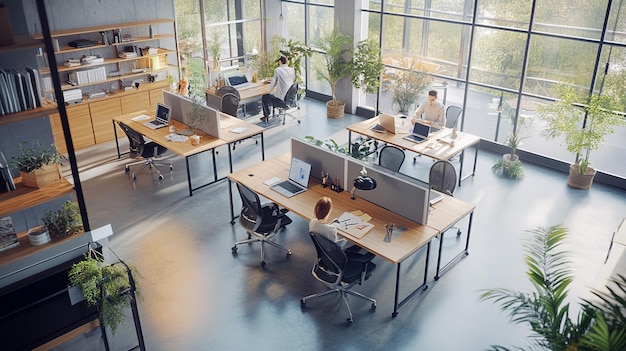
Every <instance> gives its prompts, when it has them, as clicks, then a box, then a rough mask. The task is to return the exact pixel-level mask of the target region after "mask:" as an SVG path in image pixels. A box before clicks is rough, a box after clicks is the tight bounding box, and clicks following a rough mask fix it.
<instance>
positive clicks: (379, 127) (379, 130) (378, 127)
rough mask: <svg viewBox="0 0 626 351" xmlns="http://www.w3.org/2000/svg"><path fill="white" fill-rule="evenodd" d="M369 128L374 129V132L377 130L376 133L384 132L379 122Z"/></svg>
mask: <svg viewBox="0 0 626 351" xmlns="http://www.w3.org/2000/svg"><path fill="white" fill-rule="evenodd" d="M370 129H371V130H373V131H375V132H378V133H384V132H385V128H383V126H381V125H380V124H377V125H375V126H373V127H372V128H370Z"/></svg>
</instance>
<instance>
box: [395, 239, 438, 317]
mask: <svg viewBox="0 0 626 351" xmlns="http://www.w3.org/2000/svg"><path fill="white" fill-rule="evenodd" d="M428 261H430V241H429V242H428V244H426V262H425V263H424V280H423V281H422V285H420V286H418V287H417V288H416V289H415V290H413V291H412V292H411V293H410V294H409V295H408V296H407V297H405V298H404V299H403V300H402V301H400V302H398V294H399V291H400V262H398V272H397V273H396V294H395V300H394V305H393V313H392V314H391V317H393V318H396V316H397V315H398V310H399V309H400V308H402V306H404V304H405V303H407V302H409V301H410V300H411V299H412V298H413V297H415V295H417V293H419V292H421V291H424V290H426V289H428V285H427V284H426V281H427V280H428Z"/></svg>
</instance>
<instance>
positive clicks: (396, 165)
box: [378, 145, 405, 172]
mask: <svg viewBox="0 0 626 351" xmlns="http://www.w3.org/2000/svg"><path fill="white" fill-rule="evenodd" d="M404 156H405V155H404V150H402V149H400V148H398V147H395V146H392V145H385V146H383V148H382V149H381V150H380V154H379V155H378V164H379V165H380V166H383V167H385V168H388V169H390V170H392V171H394V172H398V171H400V167H402V163H403V162H404Z"/></svg>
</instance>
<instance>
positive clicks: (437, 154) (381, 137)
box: [346, 117, 480, 186]
mask: <svg viewBox="0 0 626 351" xmlns="http://www.w3.org/2000/svg"><path fill="white" fill-rule="evenodd" d="M402 121H404V125H403V128H402V129H401V130H400V131H399V132H398V131H397V130H396V134H393V133H389V132H383V133H379V132H375V131H373V130H371V128H372V127H373V126H374V125H376V124H377V123H378V117H372V118H370V119H367V120H365V121H362V122H359V123H355V124H353V125H351V126H349V127H347V128H346V129H348V143H349V145H351V144H352V132H355V133H358V134H361V135H363V136H366V137H368V138H372V139H376V140H378V141H382V142H383V143H386V144H390V145H393V146H397V147H399V148H401V149H403V150H408V151H413V152H415V153H418V154H420V155H424V156H428V157H430V158H434V159H435V160H448V159H450V158H452V157H453V156H454V155H456V154H458V153H460V154H461V156H460V158H461V165H460V168H459V186H461V181H462V180H465V179H467V178H468V177H470V176H474V174H476V160H477V158H478V142H479V141H480V138H479V137H477V136H475V135H472V134H468V133H463V132H457V135H458V136H457V138H456V139H454V143H455V145H454V147H451V146H450V145H448V144H447V143H443V142H439V141H438V140H439V139H442V138H445V137H447V136H448V135H449V134H451V133H452V131H451V130H450V129H449V128H443V129H441V130H440V131H438V132H437V133H434V134H433V135H431V136H430V137H429V138H428V140H427V141H424V142H423V143H420V144H416V143H414V142H411V141H409V140H406V139H403V137H404V136H406V135H407V134H408V133H409V130H410V129H411V128H412V124H411V119H410V118H406V119H400V118H397V123H396V125H399V124H400V123H402ZM431 146H435V147H436V148H433V147H431ZM471 146H474V166H473V168H472V172H471V173H469V174H467V175H465V176H463V159H464V156H465V149H467V148H469V147H471Z"/></svg>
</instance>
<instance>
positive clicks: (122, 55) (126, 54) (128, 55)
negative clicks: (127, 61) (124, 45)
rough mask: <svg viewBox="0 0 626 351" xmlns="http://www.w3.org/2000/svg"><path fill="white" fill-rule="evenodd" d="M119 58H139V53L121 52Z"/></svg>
mask: <svg viewBox="0 0 626 351" xmlns="http://www.w3.org/2000/svg"><path fill="white" fill-rule="evenodd" d="M118 56H119V57H120V58H135V57H137V53H136V52H127V51H123V52H120V53H119V55H118Z"/></svg>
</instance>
